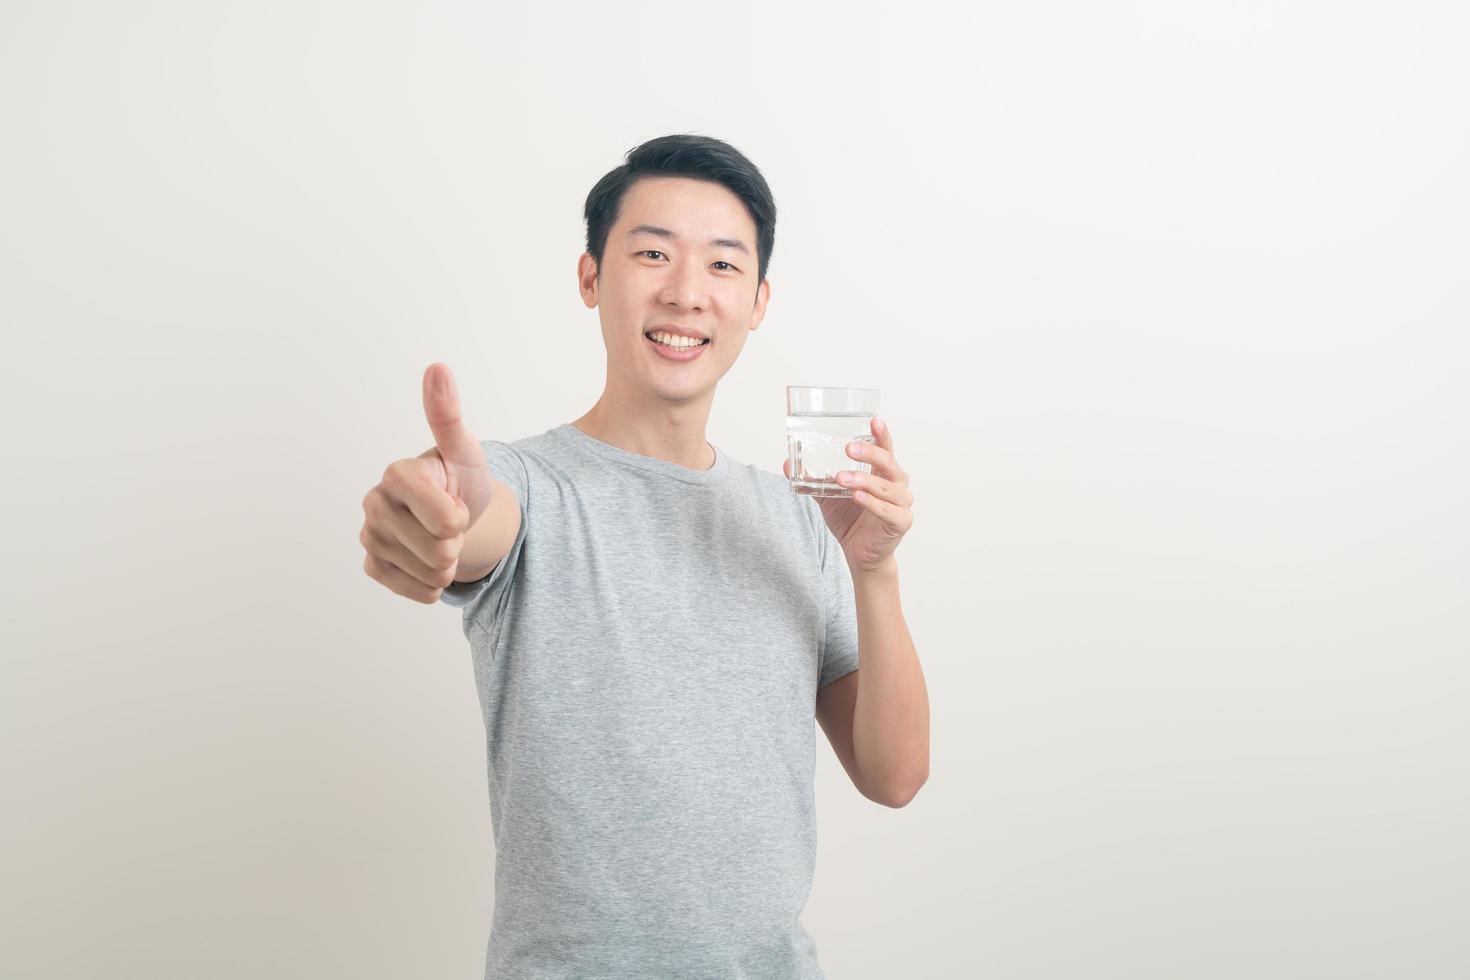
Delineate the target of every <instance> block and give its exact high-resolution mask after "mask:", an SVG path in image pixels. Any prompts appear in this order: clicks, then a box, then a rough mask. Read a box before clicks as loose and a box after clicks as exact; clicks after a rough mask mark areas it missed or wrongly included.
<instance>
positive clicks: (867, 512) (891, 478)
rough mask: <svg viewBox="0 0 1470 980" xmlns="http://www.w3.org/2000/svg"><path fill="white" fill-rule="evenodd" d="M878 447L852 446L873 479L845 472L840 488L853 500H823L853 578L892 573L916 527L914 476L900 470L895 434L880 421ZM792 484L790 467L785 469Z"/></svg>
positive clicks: (875, 421)
mask: <svg viewBox="0 0 1470 980" xmlns="http://www.w3.org/2000/svg"><path fill="white" fill-rule="evenodd" d="M872 429H873V438H874V439H875V440H877V445H873V444H872V443H867V442H850V443H848V444H847V454H848V455H849V456H851V457H853V458H854V459H857V460H861V461H862V462H864V463H869V464H871V465H872V468H873V472H872V473H859V472H857V471H856V470H842V471H841V472H839V473H838V474H837V482H839V483H841V484H842V485H843V486H845V487H847V488H849V489H850V490H852V494H853V495H852V497H850V498H849V497H818V498H817V504H818V505H819V506H820V507H821V508H822V516H823V517H824V518H825V519H826V521H827V526H828V527H829V528H831V529H832V535H833V537H835V538H836V539H837V541H838V543H839V544H841V545H842V552H843V554H844V555H846V556H847V565H848V568H849V569H851V571H852V573H853V574H854V575H858V574H870V573H877V572H883V571H887V570H889V569H891V568H894V567H896V566H895V564H894V558H893V552H894V549H896V548H897V547H898V543H899V541H901V540H903V536H904V535H905V534H907V533H908V530H909V528H910V527H912V526H913V524H914V513H913V504H914V494H913V491H912V490H910V489H909V475H908V474H907V473H905V472H904V471H903V470H902V469H900V468H899V465H898V460H897V459H895V458H894V455H893V433H892V432H890V431H889V430H888V426H887V425H885V424H884V423H883V422H882V421H880V420H879V419H876V418H875V419H873V421H872ZM781 470H782V472H784V473H785V474H786V478H787V479H788V480H789V479H791V461H790V460H789V459H788V460H787V461H786V462H784V463H782V464H781Z"/></svg>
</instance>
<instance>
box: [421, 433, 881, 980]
mask: <svg viewBox="0 0 1470 980" xmlns="http://www.w3.org/2000/svg"><path fill="white" fill-rule="evenodd" d="M481 445H482V447H483V449H484V451H485V456H486V459H487V460H488V461H489V463H490V469H491V472H492V473H494V474H495V476H497V477H498V478H499V479H501V480H503V481H505V482H506V483H507V484H509V485H510V486H511V487H513V488H515V491H516V496H517V497H518V498H519V500H520V504H521V529H520V532H519V533H518V534H517V535H516V540H515V544H514V545H513V546H512V548H511V550H510V553H509V554H507V555H506V557H505V558H504V560H502V561H501V562H500V564H499V565H497V566H496V567H495V569H494V570H493V571H491V572H490V574H489V575H487V576H486V577H485V578H483V579H481V580H480V581H478V582H473V583H467V584H464V585H452V586H450V587H449V588H447V589H445V590H444V592H443V593H442V595H441V601H443V602H445V603H448V604H449V605H453V606H462V607H463V609H464V631H465V636H466V637H467V638H468V639H469V641H470V646H471V651H472V655H473V661H474V670H475V680H476V684H477V687H478V690H479V696H480V705H481V708H482V709H483V712H484V717H485V733H486V754H487V761H488V765H489V787H490V816H491V821H492V824H493V827H494V834H495V911H494V916H493V919H492V922H491V929H490V942H489V948H488V951H487V954H486V966H485V975H486V977H489V978H496V980H567V978H573V977H575V978H579V980H581V978H599V980H603V978H606V980H613V978H630V980H631V978H638V980H662V978H675V977H678V978H681V980H683V978H691V977H698V978H711V980H713V978H721V980H723V978H731V980H734V978H737V977H738V978H750V980H756V978H759V980H823V978H824V974H823V972H822V970H821V968H820V967H819V966H818V965H817V955H816V947H815V943H814V942H813V940H812V938H811V936H810V934H809V933H808V932H807V931H806V929H805V928H804V927H803V926H802V925H801V923H800V921H799V917H800V914H801V911H802V909H803V908H804V907H805V905H806V901H807V897H808V895H809V894H810V891H811V881H812V871H813V868H814V866H815V863H816V820H815V812H814V807H813V776H814V771H815V769H814V767H815V741H816V730H817V726H816V724H815V717H816V694H817V688H818V687H819V686H821V685H825V684H828V683H830V682H831V681H834V680H837V679H838V678H839V677H842V676H843V675H845V674H848V673H850V672H851V671H853V670H855V669H857V666H858V644H857V614H856V607H855V604H854V598H853V587H852V578H851V574H850V572H849V570H848V568H847V563H846V560H845V558H844V556H843V554H842V549H841V547H840V546H839V545H838V543H837V540H836V539H835V538H834V537H833V536H832V532H831V531H830V530H829V529H828V527H827V525H826V522H825V521H824V520H823V518H822V514H821V511H820V509H819V508H818V507H817V504H816V501H815V500H813V499H812V498H810V497H808V496H804V495H797V494H794V493H792V492H791V490H790V489H789V488H788V486H787V483H786V480H785V478H784V477H782V476H781V475H780V474H778V473H771V472H765V471H762V470H758V469H756V468H755V467H754V466H751V465H748V464H742V463H737V462H735V461H734V460H732V459H730V458H729V457H728V456H726V455H725V453H723V452H722V451H720V449H719V447H718V446H716V447H714V450H715V463H714V466H713V467H711V468H710V469H708V470H694V469H690V468H688V467H684V466H679V465H678V464H675V463H670V462H667V461H665V460H660V459H654V458H653V457H651V456H642V455H639V454H637V453H632V452H628V451H626V450H623V449H619V448H617V447H615V446H611V445H609V444H607V443H604V442H602V441H600V440H598V439H594V438H593V437H592V436H590V435H588V434H586V433H585V432H583V431H582V430H580V429H578V428H577V427H575V426H573V425H571V424H570V423H567V424H563V425H560V426H557V427H556V428H553V429H549V430H547V431H546V432H544V433H542V434H541V435H536V436H529V437H527V438H524V439H520V440H517V441H516V442H513V443H509V444H507V443H504V442H498V441H496V440H484V441H483V442H482V443H481Z"/></svg>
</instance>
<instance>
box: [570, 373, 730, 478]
mask: <svg viewBox="0 0 1470 980" xmlns="http://www.w3.org/2000/svg"><path fill="white" fill-rule="evenodd" d="M709 407H710V406H709V403H708V402H705V403H704V404H703V405H683V406H665V407H661V408H655V409H652V410H651V411H647V412H641V413H640V412H633V411H630V410H629V408H628V407H627V406H624V405H613V404H612V403H611V402H610V401H609V399H608V397H607V395H606V393H605V392H604V394H603V397H601V398H599V399H598V400H597V404H595V405H593V406H592V407H591V408H590V409H588V410H587V413H586V414H585V415H583V416H582V417H581V418H579V419H577V420H576V421H574V422H573V423H572V425H573V426H575V427H576V428H578V429H581V430H582V431H583V432H585V433H587V435H589V436H591V437H592V438H594V439H597V440H598V441H600V442H605V443H607V444H608V445H610V446H616V447H617V448H618V449H622V450H625V451H627V452H630V453H637V454H638V455H640V456H651V457H653V458H654V459H662V460H665V461H667V462H670V463H674V464H676V465H678V466H685V467H688V468H689V469H691V470H707V469H709V468H710V467H712V466H714V465H715V451H714V447H712V446H711V445H710V444H709V443H708V442H707V441H706V440H705V435H704V428H705V422H706V421H707V420H708V418H709Z"/></svg>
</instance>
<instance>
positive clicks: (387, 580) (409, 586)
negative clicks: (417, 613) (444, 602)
mask: <svg viewBox="0 0 1470 980" xmlns="http://www.w3.org/2000/svg"><path fill="white" fill-rule="evenodd" d="M362 568H363V571H365V572H367V574H368V578H371V579H373V580H374V581H377V582H381V583H383V584H384V585H386V586H387V587H388V588H389V589H391V590H392V591H394V592H396V593H398V594H399V595H401V596H405V597H407V598H409V599H413V600H414V601H415V602H422V603H423V604H424V605H433V604H434V603H436V602H438V601H439V594H440V593H441V592H443V591H444V590H443V589H435V588H430V587H429V586H427V585H425V584H424V583H422V582H420V581H419V580H418V579H416V578H414V577H413V576H412V575H409V574H408V573H407V572H405V571H404V570H403V569H401V568H398V567H397V566H395V565H393V564H391V563H389V562H385V561H381V560H379V559H377V558H374V557H373V556H372V555H371V554H369V555H367V556H365V557H364V558H363V560H362Z"/></svg>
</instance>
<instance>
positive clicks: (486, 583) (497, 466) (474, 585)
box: [439, 439, 531, 616]
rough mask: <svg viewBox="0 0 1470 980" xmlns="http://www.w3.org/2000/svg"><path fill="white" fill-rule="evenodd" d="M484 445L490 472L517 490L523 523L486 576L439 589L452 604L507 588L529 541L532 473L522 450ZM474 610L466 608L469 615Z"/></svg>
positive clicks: (442, 597) (487, 442)
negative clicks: (504, 553)
mask: <svg viewBox="0 0 1470 980" xmlns="http://www.w3.org/2000/svg"><path fill="white" fill-rule="evenodd" d="M480 448H481V449H482V450H484V452H485V461H486V462H488V463H489V464H490V473H491V475H493V476H494V477H495V478H496V479H498V480H500V481H502V482H503V483H505V484H506V485H507V486H509V487H510V488H511V489H512V490H514V491H515V494H516V500H517V501H518V502H519V503H520V508H521V527H520V530H519V531H517V532H516V539H515V543H513V544H512V545H511V546H510V551H508V552H506V555H505V557H504V558H502V559H501V560H500V563H499V564H498V565H496V566H495V567H494V568H492V569H491V570H490V571H489V572H488V573H486V574H485V575H484V576H483V577H481V578H479V579H477V580H475V581H473V582H453V583H451V584H450V585H449V586H448V587H447V588H445V589H444V590H443V591H442V592H440V593H439V601H440V602H442V603H444V604H446V605H450V606H469V605H471V604H473V603H476V602H479V601H480V600H481V599H484V598H486V597H488V596H489V595H490V594H491V593H492V592H503V591H504V589H503V586H504V584H505V583H508V582H509V580H510V577H511V576H512V575H513V574H514V573H515V568H516V565H518V564H519V563H520V558H521V549H522V547H523V546H524V544H525V541H526V528H527V525H528V524H529V523H530V522H529V521H528V520H527V509H526V507H527V503H528V502H529V500H530V482H531V481H530V475H529V474H528V473H527V471H526V464H525V461H524V460H522V459H521V456H520V453H518V452H517V451H516V450H515V449H513V448H512V447H511V446H510V445H509V444H508V443H504V442H500V441H498V440H495V439H483V440H481V441H480ZM472 611H473V610H466V612H465V615H466V616H469V615H470V613H471V612H472Z"/></svg>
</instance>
